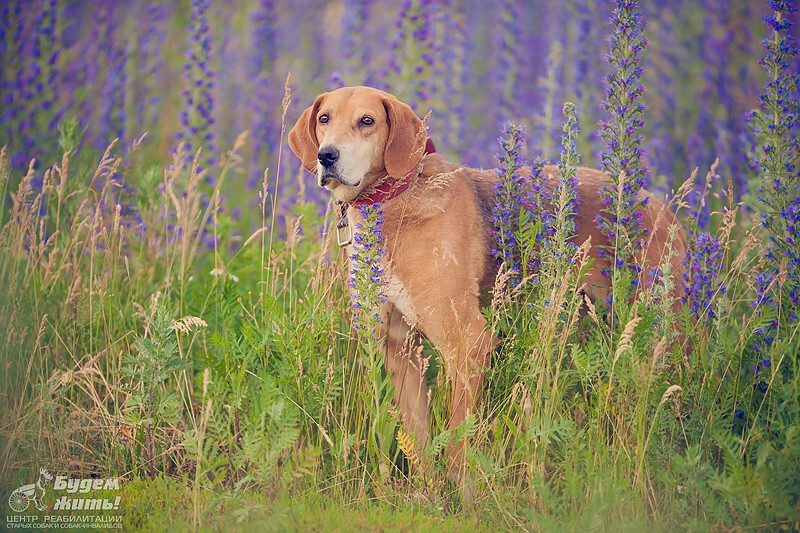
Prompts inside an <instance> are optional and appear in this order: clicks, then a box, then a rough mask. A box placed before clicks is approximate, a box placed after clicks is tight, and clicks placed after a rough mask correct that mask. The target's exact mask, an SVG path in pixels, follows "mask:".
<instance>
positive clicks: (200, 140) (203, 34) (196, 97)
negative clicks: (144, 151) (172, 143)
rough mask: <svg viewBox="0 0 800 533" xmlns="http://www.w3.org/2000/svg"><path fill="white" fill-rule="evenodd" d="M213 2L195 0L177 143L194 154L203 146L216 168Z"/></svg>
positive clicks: (190, 26) (209, 162)
mask: <svg viewBox="0 0 800 533" xmlns="http://www.w3.org/2000/svg"><path fill="white" fill-rule="evenodd" d="M210 8H211V1H210V0H192V7H191V11H190V14H189V21H190V22H189V46H188V47H187V48H186V53H185V56H186V62H185V63H184V64H183V82H184V88H183V90H182V91H181V96H182V97H183V99H184V107H183V109H182V110H181V112H180V123H181V129H180V130H179V131H178V132H177V133H176V134H175V140H177V141H183V142H185V143H186V150H187V151H188V152H189V153H191V152H193V151H195V150H197V148H199V147H200V146H202V147H203V149H204V152H205V154H206V157H205V160H206V162H207V163H208V164H209V165H212V166H213V165H214V164H215V163H216V159H215V156H214V154H215V153H216V148H215V146H214V132H213V127H214V117H213V110H214V97H213V93H212V91H213V89H214V72H213V70H212V69H211V56H212V40H211V28H210V26H209V23H208V11H209V9H210Z"/></svg>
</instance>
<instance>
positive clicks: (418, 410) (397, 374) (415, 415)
mask: <svg viewBox="0 0 800 533" xmlns="http://www.w3.org/2000/svg"><path fill="white" fill-rule="evenodd" d="M386 352H387V353H386V359H385V362H384V364H385V367H386V372H387V373H390V375H391V380H392V385H393V386H394V402H395V405H396V406H397V407H399V408H400V412H401V413H402V414H403V428H404V430H405V431H406V432H407V433H411V434H413V435H414V437H415V439H416V444H417V446H418V450H419V451H421V450H422V449H424V447H425V446H427V444H428V439H429V434H430V420H429V414H428V387H427V385H426V384H425V368H426V367H427V362H426V361H425V359H424V358H423V356H422V344H421V343H420V339H419V333H418V332H416V331H415V330H414V328H413V327H412V326H411V325H409V324H408V323H407V322H406V319H405V318H404V317H403V315H402V314H401V313H400V311H398V310H397V308H395V307H394V306H391V309H390V310H389V313H388V317H387V322H386ZM420 455H421V454H420Z"/></svg>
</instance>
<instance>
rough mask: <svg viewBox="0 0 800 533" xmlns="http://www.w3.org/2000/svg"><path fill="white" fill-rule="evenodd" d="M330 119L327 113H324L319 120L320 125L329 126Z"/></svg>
mask: <svg viewBox="0 0 800 533" xmlns="http://www.w3.org/2000/svg"><path fill="white" fill-rule="evenodd" d="M328 118H329V117H328V114H327V113H323V114H321V115H320V116H319V119H317V120H319V123H320V124H327V123H328Z"/></svg>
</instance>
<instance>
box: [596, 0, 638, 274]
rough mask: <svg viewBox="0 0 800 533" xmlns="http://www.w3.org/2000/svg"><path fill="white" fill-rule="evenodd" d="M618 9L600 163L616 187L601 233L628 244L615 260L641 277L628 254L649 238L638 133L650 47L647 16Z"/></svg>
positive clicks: (621, 4)
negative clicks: (642, 213)
mask: <svg viewBox="0 0 800 533" xmlns="http://www.w3.org/2000/svg"><path fill="white" fill-rule="evenodd" d="M615 4H616V7H615V8H614V11H613V14H612V17H611V19H610V23H611V24H612V25H613V26H614V31H613V33H612V34H611V37H610V42H611V50H610V53H609V55H608V56H607V57H606V60H607V61H608V64H609V65H611V66H612V67H614V68H615V69H616V70H615V72H614V73H612V74H610V75H609V76H608V78H607V86H606V99H605V100H604V101H603V102H602V103H601V106H602V108H603V109H604V110H605V111H606V113H607V114H608V120H607V121H601V123H600V136H601V137H602V138H603V140H604V141H605V142H606V146H607V149H608V150H607V151H602V152H600V159H601V161H602V167H603V170H604V171H605V172H606V174H608V176H609V178H610V179H611V182H610V183H608V184H605V185H603V186H602V187H601V188H600V196H601V198H602V199H603V204H604V205H607V206H608V208H607V209H603V211H602V214H601V217H602V219H603V221H604V223H605V224H601V225H598V228H600V229H601V231H603V233H605V234H606V236H608V237H609V240H611V241H612V242H614V241H616V240H617V239H616V238H615V237H622V238H623V242H617V243H616V245H615V246H616V254H615V255H616V257H618V258H620V259H621V260H622V262H623V266H624V265H627V266H628V267H629V268H630V269H632V270H633V271H634V272H635V273H636V272H638V268H637V267H636V265H635V264H634V263H633V261H631V259H632V258H631V257H630V255H631V253H630V251H629V250H633V249H640V248H641V247H642V246H643V244H644V240H645V238H646V237H647V235H648V230H647V228H645V227H644V225H642V224H641V219H640V217H637V216H635V213H634V212H635V210H636V209H637V208H638V207H639V206H640V205H642V204H643V202H642V201H640V200H639V199H638V194H639V191H640V190H641V188H642V187H643V186H644V185H645V182H646V177H647V173H648V169H647V167H645V166H644V163H643V160H642V156H643V152H642V149H641V144H642V140H643V137H642V135H640V134H639V133H638V131H639V130H640V129H641V128H642V127H643V126H644V120H643V119H642V115H643V113H644V110H645V106H644V104H643V103H642V102H641V96H642V94H643V93H644V91H645V87H644V85H642V84H641V83H640V81H639V79H640V77H641V75H642V68H641V67H640V66H639V61H640V58H641V54H642V52H643V51H644V49H645V48H646V47H647V44H648V42H647V39H646V38H645V37H644V34H643V31H644V26H645V24H644V20H643V18H642V14H641V13H639V12H638V11H637V8H638V7H639V3H638V2H635V1H628V0H615ZM621 176H622V180H623V181H622V182H620V179H621ZM619 226H624V228H625V231H620V229H621V228H619ZM612 235H613V236H614V237H612ZM634 278H635V276H634Z"/></svg>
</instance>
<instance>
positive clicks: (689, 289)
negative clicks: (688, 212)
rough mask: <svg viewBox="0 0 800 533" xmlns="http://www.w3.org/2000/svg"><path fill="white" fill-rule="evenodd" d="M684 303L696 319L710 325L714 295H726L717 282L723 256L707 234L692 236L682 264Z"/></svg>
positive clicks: (718, 245)
mask: <svg viewBox="0 0 800 533" xmlns="http://www.w3.org/2000/svg"><path fill="white" fill-rule="evenodd" d="M683 266H684V267H685V268H686V270H685V271H684V273H683V282H682V285H683V290H684V296H682V297H681V299H682V300H683V302H684V303H689V305H690V310H691V313H692V314H693V315H694V316H695V318H698V319H702V320H705V321H710V320H711V319H712V318H714V316H715V315H714V309H713V306H712V301H713V299H714V297H716V296H717V294H725V286H724V285H723V283H722V282H721V281H719V274H720V272H721V271H722V267H723V252H722V249H721V247H720V244H719V238H717V236H716V235H712V234H711V233H709V232H707V231H703V232H700V233H698V234H697V235H692V237H691V238H690V240H689V247H688V249H687V250H686V257H685V258H684V260H683Z"/></svg>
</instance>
